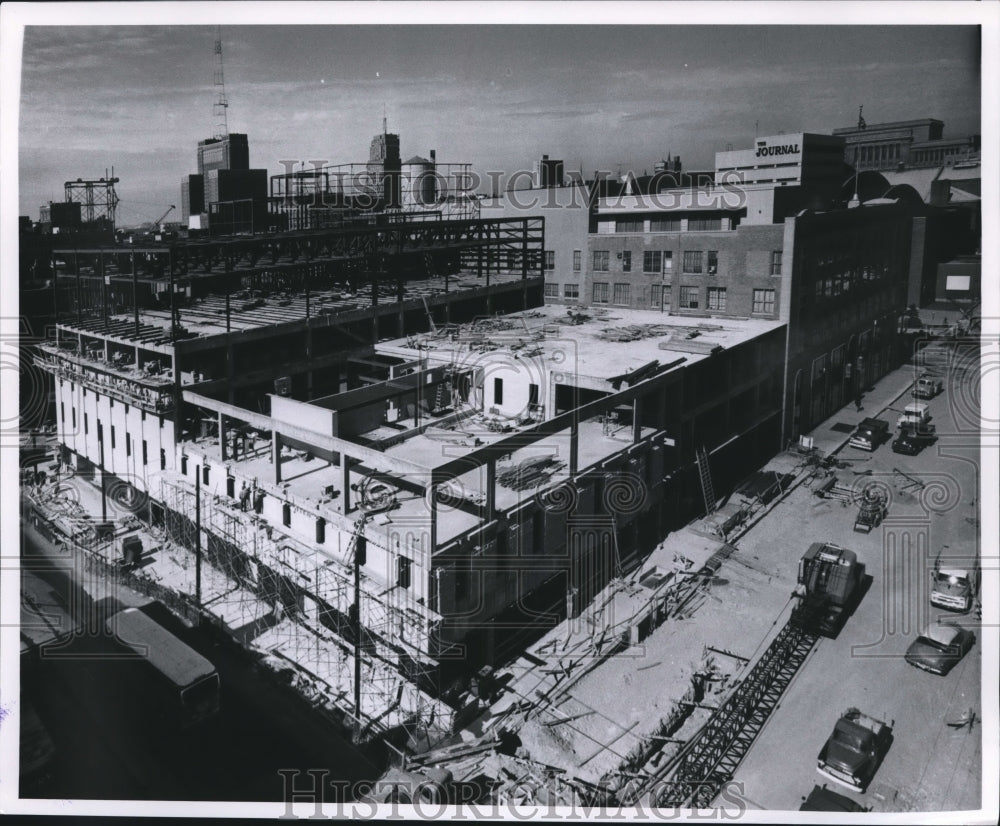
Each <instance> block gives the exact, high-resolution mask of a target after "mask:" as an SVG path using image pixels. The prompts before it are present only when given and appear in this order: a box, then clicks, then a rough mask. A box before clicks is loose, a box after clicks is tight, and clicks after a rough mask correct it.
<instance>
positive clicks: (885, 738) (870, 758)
mask: <svg viewBox="0 0 1000 826" xmlns="http://www.w3.org/2000/svg"><path fill="white" fill-rule="evenodd" d="M891 744H892V726H890V725H886V724H885V723H884V722H883V721H882V720H876V719H875V718H874V717H869V716H868V715H867V714H865V713H864V712H863V711H858V709H856V708H849V709H847V711H845V712H844V714H843V715H842V716H841V718H840V719H839V720H838V721H837V722H836V724H835V725H834V727H833V734H831V735H830V738H829V739H828V740H827V741H826V743H825V745H824V746H823V749H822V750H821V751H820V753H819V757H818V758H817V759H816V768H817V769H818V770H819V773H820V774H822V775H823V776H824V777H828V778H830V780H832V781H833V782H834V783H840V784H841V785H843V786H847V788H849V789H852V790H853V791H856V792H861V793H862V794H863V793H864V791H865V789H867V788H868V784H869V783H870V782H871V780H872V778H873V777H874V776H875V772H876V771H878V767H879V765H880V764H881V763H882V758H884V757H885V755H886V752H888V751H889V746H890V745H891Z"/></svg>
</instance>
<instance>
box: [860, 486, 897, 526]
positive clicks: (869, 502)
mask: <svg viewBox="0 0 1000 826" xmlns="http://www.w3.org/2000/svg"><path fill="white" fill-rule="evenodd" d="M887 499H888V496H887V495H886V493H885V491H883V490H881V489H880V488H879V487H878V486H877V485H868V486H867V487H866V488H865V489H864V490H863V491H862V492H861V498H860V500H859V501H858V516H857V518H856V519H855V520H854V530H855V531H857V532H859V533H871V532H872V528H877V527H878V526H879V525H881V524H882V520H883V519H885V517H886V514H887V513H888V512H889V508H888V507H887V505H886V500H887Z"/></svg>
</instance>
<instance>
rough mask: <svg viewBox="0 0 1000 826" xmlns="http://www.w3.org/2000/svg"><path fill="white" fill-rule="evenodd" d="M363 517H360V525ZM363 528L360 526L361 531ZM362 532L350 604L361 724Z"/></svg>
mask: <svg viewBox="0 0 1000 826" xmlns="http://www.w3.org/2000/svg"><path fill="white" fill-rule="evenodd" d="M363 524H364V519H362V525H363ZM363 530H364V528H362V531H363ZM367 550H368V549H367V547H366V540H365V536H364V533H363V532H362V533H360V534H359V535H358V539H357V542H356V543H355V546H354V605H352V606H351V621H352V623H351V624H352V625H353V626H354V627H353V628H352V629H351V630H352V631H353V633H354V715H355V717H356V718H357V721H358V726H359V730H360V726H361V719H362V718H361V566H362V565H363V564H364V560H365V556H366V552H367Z"/></svg>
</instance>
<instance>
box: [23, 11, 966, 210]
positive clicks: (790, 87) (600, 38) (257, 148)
mask: <svg viewBox="0 0 1000 826" xmlns="http://www.w3.org/2000/svg"><path fill="white" fill-rule="evenodd" d="M215 36H216V34H215V27H214V26H206V25H190V26H171V27H168V26H155V27H153V26H148V27H120V26H116V27H91V26H82V27H81V26H59V25H55V26H45V27H39V26H32V27H28V28H27V29H26V30H25V36H24V50H23V61H22V65H21V70H22V71H21V89H20V93H21V107H20V123H19V141H20V143H19V151H20V199H19V201H20V202H19V209H20V212H21V214H27V215H30V216H32V218H34V219H37V218H38V207H39V205H40V204H43V203H46V202H47V201H49V200H61V199H62V195H63V193H62V186H63V182H64V181H66V180H69V179H75V178H78V177H83V178H88V177H90V178H97V177H101V176H102V175H104V173H105V169H110V167H112V166H114V171H115V174H116V175H117V176H118V177H119V178H121V183H120V184H119V185H118V194H119V197H120V198H121V206H120V209H119V224H130V223H137V222H141V221H144V220H147V221H152V220H155V219H156V218H157V217H158V216H159V215H160V213H162V212H163V211H164V210H165V209H166V208H167V206H169V205H170V204H177V206H178V211H177V213H176V214H175V215H174V216H172V217H175V218H179V215H180V179H181V177H182V176H183V175H186V174H188V173H193V172H196V171H197V166H196V146H197V143H198V141H199V140H201V139H204V138H206V137H210V136H211V135H212V134H213V131H214V127H215V122H216V119H215V118H214V116H213V106H212V104H213V102H214V100H215V98H216V93H217V90H216V87H215V86H214V85H213V83H214V71H215V60H216V58H215V54H214V48H213V47H214V41H215ZM222 37H223V43H224V55H225V79H226V92H227V95H228V98H229V103H230V106H229V110H228V114H229V129H230V131H232V132H246V133H247V134H248V135H249V140H250V162H251V166H253V167H265V168H267V169H268V170H269V172H270V173H271V174H274V173H276V172H278V171H280V170H281V166H280V161H283V160H300V161H307V160H316V159H321V160H326V161H329V162H332V163H345V162H349V161H364V160H365V159H366V158H367V156H368V144H369V142H370V140H371V137H372V136H373V135H374V134H376V133H377V132H379V131H381V125H382V115H383V105H384V106H385V110H386V112H387V115H388V124H389V130H390V131H391V132H397V133H399V134H400V136H401V145H402V154H403V158H404V160H405V159H406V158H408V157H410V156H411V155H415V154H420V155H425V156H426V155H427V154H428V152H429V150H430V149H432V148H433V149H436V150H437V157H438V160H439V161H441V162H467V163H471V164H473V166H474V168H475V169H476V171H477V172H479V173H480V174H481V175H485V173H486V172H487V171H488V170H500V171H504V172H506V173H507V174H509V173H510V172H512V171H514V170H516V169H530V168H532V165H533V163H534V161H535V160H536V159H537V158H540V157H541V155H542V154H543V153H544V154H548V155H549V156H551V157H556V158H563V159H564V160H565V162H566V166H567V168H568V169H578V168H580V167H581V166H582V167H583V169H584V170H585V171H586V172H587V173H590V172H592V171H593V170H595V169H610V170H613V171H614V170H617V169H618V167H619V166H622V167H626V168H632V169H635V170H636V171H640V172H641V171H642V170H644V169H650V170H651V169H652V166H653V164H654V162H655V161H657V160H658V159H660V158H662V157H665V156H666V155H667V153H668V152H670V153H673V154H674V155H680V156H681V158H682V159H683V162H684V166H685V168H689V169H692V168H700V169H706V168H712V166H713V165H714V153H715V152H716V151H720V150H724V149H725V148H726V146H727V144H732V145H733V146H734V147H735V148H740V147H745V146H749V145H750V142H751V141H752V139H753V137H754V134H755V130H756V131H757V133H758V134H760V135H773V134H777V133H779V132H797V131H815V132H829V131H830V130H832V129H834V128H835V127H838V126H850V125H852V124H854V123H856V121H857V114H858V106H859V105H861V104H864V116H865V119H866V120H867V122H868V123H869V124H873V123H878V122H883V121H892V120H905V119H910V118H923V117H934V118H939V119H941V120H943V121H944V123H945V135H946V136H964V135H967V134H969V133H972V132H979V131H980V107H979V101H980V67H979V48H978V29H977V28H976V27H972V26H941V25H937V26H920V27H918V26H864V27H862V26H853V27H830V26H768V27H758V26H650V25H645V26H636V25H630V26H614V25H605V26H559V25H549V26H485V25H483V26H466V25H457V26H421V25H416V26H414V25H410V26H390V25H377V26H360V25H348V26H330V25H317V26H240V25H225V26H224V27H223V29H222Z"/></svg>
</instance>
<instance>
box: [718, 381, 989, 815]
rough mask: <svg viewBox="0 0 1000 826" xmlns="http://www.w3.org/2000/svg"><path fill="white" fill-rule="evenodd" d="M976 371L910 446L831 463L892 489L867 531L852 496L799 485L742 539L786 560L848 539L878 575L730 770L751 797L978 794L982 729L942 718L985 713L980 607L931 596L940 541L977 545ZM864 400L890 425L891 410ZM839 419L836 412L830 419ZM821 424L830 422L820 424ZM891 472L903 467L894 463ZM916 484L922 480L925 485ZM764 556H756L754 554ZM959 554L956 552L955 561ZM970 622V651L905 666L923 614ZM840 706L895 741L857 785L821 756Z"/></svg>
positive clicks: (793, 803) (969, 555)
mask: <svg viewBox="0 0 1000 826" xmlns="http://www.w3.org/2000/svg"><path fill="white" fill-rule="evenodd" d="M971 380H972V376H971V374H969V375H965V374H964V373H963V372H962V371H956V370H952V371H951V373H950V381H946V382H945V392H944V393H943V394H942V395H939V396H937V397H936V398H934V399H933V400H931V401H930V402H929V405H930V409H931V413H932V416H933V422H934V423H935V424H936V427H937V432H938V434H939V437H940V438H939V440H938V442H937V443H936V444H934V445H931V446H930V447H927V448H926V449H924V450H923V452H921V453H920V454H918V455H916V456H902V455H898V454H896V453H893V452H892V450H891V447H890V443H889V442H887V443H885V444H884V445H882V446H881V447H879V448H878V449H877V450H876V451H875V452H874V453H873V454H867V453H866V452H864V451H861V450H858V449H855V448H851V447H847V448H844V449H843V450H842V451H841V452H840V454H839V458H840V459H843V460H847V461H848V462H849V465H848V467H849V468H851V469H849V470H846V471H841V472H840V477H841V480H842V483H844V482H843V480H844V479H845V478H846V480H847V482H846V483H847V484H850V480H852V479H853V481H854V484H855V489H856V490H858V491H860V489H861V488H862V487H863V486H864V485H865V484H868V483H874V484H876V485H878V486H879V487H880V488H881V489H882V490H883V491H885V492H887V493H888V495H889V511H888V515H887V517H886V519H885V521H884V522H883V523H882V525H881V526H879V527H876V528H875V529H874V530H872V532H871V533H870V534H867V535H866V534H864V533H858V532H855V531H854V530H853V523H854V517H855V515H856V513H857V507H856V505H847V506H842V505H841V504H840V503H839V502H836V501H832V502H831V500H822V501H821V500H819V499H817V498H816V497H815V496H813V494H812V493H811V492H810V491H809V489H808V488H806V487H803V488H801V489H799V490H797V491H796V492H795V493H794V494H793V495H792V496H790V497H789V498H788V499H787V500H786V501H784V502H783V503H782V504H781V505H780V506H779V507H778V509H777V510H776V512H775V515H774V517H771V518H769V519H767V520H765V521H764V522H762V523H760V525H758V526H756V527H755V528H754V529H753V530H751V531H750V533H748V534H747V535H746V537H744V539H743V540H742V542H741V546H742V548H743V549H744V550H748V551H750V552H751V553H759V554H762V555H763V554H765V553H766V554H767V555H768V556H769V557H773V556H775V555H781V557H782V558H783V559H785V560H786V564H787V565H789V566H790V565H794V564H795V560H796V559H797V557H798V556H799V555H801V553H802V551H803V550H804V549H805V547H806V545H807V544H808V542H811V541H830V542H834V543H836V544H839V545H842V546H844V547H847V548H851V549H852V550H855V551H856V552H857V553H858V556H859V558H860V559H861V560H862V561H864V562H865V564H866V566H867V573H868V574H869V575H870V576H872V577H873V583H872V586H871V589H870V590H869V592H868V593H867V595H866V596H865V598H864V599H863V601H862V602H861V604H860V606H859V607H858V609H857V611H856V612H855V614H854V616H853V617H851V618H850V619H849V620H848V621H847V624H846V627H845V628H844V629H843V631H842V632H841V633H840V635H839V637H838V638H837V639H821V640H820V641H819V642H818V643H817V645H816V647H815V648H814V650H813V652H812V653H811V654H810V656H809V657H808V658H807V660H806V661H805V663H804V665H803V666H802V668H801V669H800V671H799V672H798V674H797V675H796V676H795V678H794V680H793V681H792V683H791V685H790V686H789V687H788V689H787V691H786V693H785V695H784V697H783V698H782V701H781V703H780V705H779V706H778V708H777V709H776V710H775V711H774V713H773V714H772V716H771V718H770V720H769V721H768V723H767V725H766V726H765V728H764V730H763V731H762V732H761V734H760V736H759V737H758V739H757V741H756V742H755V743H754V745H753V746H752V748H751V749H750V751H749V753H748V754H747V756H746V758H745V759H744V761H743V763H742V764H741V766H740V767H739V769H738V770H737V772H736V775H735V780H736V781H737V782H742V783H743V784H745V794H746V796H747V798H748V800H749V801H750V802H751V803H752V805H753V806H755V807H759V808H763V809H791V810H794V809H798V808H799V805H800V804H801V802H802V799H803V798H804V797H805V796H806V795H807V794H808V793H809V791H810V790H811V789H812V787H813V784H820V785H822V784H823V783H824V782H826V783H827V784H828V786H829V787H830V788H831V789H832V790H833V791H836V792H837V793H840V794H844V795H846V796H847V797H850V798H852V799H854V800H855V801H857V802H858V803H860V804H861V805H863V806H865V807H866V808H872V809H873V810H874V811H886V812H890V811H891V812H905V811H945V810H961V809H975V808H978V807H979V806H980V797H979V795H980V784H981V760H982V729H981V726H980V725H978V724H974V725H973V726H972V727H971V730H970V727H969V726H964V727H958V726H949V725H948V722H953V723H954V722H958V721H960V720H961V719H962V717H963V715H966V714H967V713H968V712H969V711H970V710H971V711H973V712H975V713H976V714H977V716H978V715H980V714H981V708H982V702H983V700H982V699H981V697H980V673H981V640H980V639H979V629H978V627H977V626H978V622H977V619H976V613H975V610H973V611H972V612H970V613H969V614H968V615H964V616H963V615H961V614H949V613H948V612H946V611H942V610H938V609H934V608H932V607H931V606H930V603H929V600H928V595H929V592H930V587H931V583H930V576H929V574H930V569H931V567H932V566H933V563H934V559H935V557H936V555H937V554H938V552H942V553H943V554H945V555H950V556H952V557H954V558H961V559H963V560H964V561H965V562H966V564H969V565H970V566H971V565H972V562H971V561H970V560H971V559H974V558H975V557H976V555H977V547H978V539H977V533H978V523H977V520H976V514H977V511H976V504H977V502H978V498H979V493H978V476H977V472H978V462H977V460H978V449H979V445H978V437H977V434H975V433H969V432H968V427H969V426H968V423H967V422H968V421H969V420H970V419H971V420H972V421H976V420H978V410H977V409H971V406H972V404H973V403H974V402H976V400H974V399H972V398H971V397H972V395H973V394H972V393H970V392H969V382H970V381H971ZM909 401H911V398H910V395H909V393H908V392H907V393H906V394H904V395H903V396H902V397H901V398H899V400H898V401H897V402H895V403H892V404H891V405H890V407H892V408H895V409H889V410H885V411H884V412H879V411H871V412H868V411H866V415H870V416H876V415H878V416H880V417H881V418H884V419H887V420H888V421H889V422H890V426H893V427H894V426H895V423H896V416H897V413H896V409H901V408H902V407H903V406H904V405H905V404H907V403H908V402H909ZM836 418H837V417H836V416H835V417H834V420H835V419H836ZM827 424H829V423H827ZM898 471H902V473H904V474H906V475H905V476H903V475H901V474H900V473H899V472H898ZM921 485H923V487H922V488H921ZM762 558H763V556H762ZM956 564H957V563H956ZM939 617H940V618H942V619H944V620H951V621H957V622H959V623H961V624H962V625H965V626H968V627H971V628H973V629H974V630H975V631H976V633H977V642H976V645H975V646H974V647H973V649H972V651H971V652H970V653H969V654H968V655H967V656H966V657H965V658H964V659H963V660H962V661H961V662H960V663H959V664H958V665H957V666H956V667H955V668H954V670H953V671H952V672H951V673H950V674H949V675H947V676H945V677H940V676H936V675H933V674H930V673H927V672H924V671H921V670H919V669H916V668H914V667H912V666H910V665H908V664H907V663H906V662H905V661H904V660H903V654H904V652H905V651H906V649H907V647H908V646H909V644H910V643H911V642H912V641H913V640H914V639H915V637H916V636H917V635H918V634H919V633H920V632H921V631H922V630H923V627H924V625H925V624H926V623H927V622H929V621H935V620H937V619H938V618H939ZM849 707H857V708H859V709H860V710H862V711H864V712H866V713H868V714H870V715H873V716H875V717H878V718H880V719H882V720H884V721H885V722H887V723H890V724H893V734H894V742H893V744H892V746H891V748H890V749H889V751H888V754H887V756H886V758H885V760H884V762H883V763H882V765H881V767H880V768H879V770H878V772H877V773H876V774H875V777H874V780H873V781H872V783H871V786H870V787H869V789H868V791H867V793H866V794H858V793H855V792H852V791H850V790H848V789H846V788H844V787H841V786H838V785H837V784H835V783H830V782H829V781H827V780H826V778H823V777H822V776H821V775H819V774H818V773H817V771H816V757H817V755H818V753H819V751H820V749H821V748H822V746H823V744H824V742H825V741H826V738H827V737H828V736H829V735H830V733H831V731H832V730H833V726H834V723H835V722H836V721H837V719H838V717H839V716H840V715H841V714H843V712H844V711H845V710H846V709H847V708H849Z"/></svg>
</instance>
